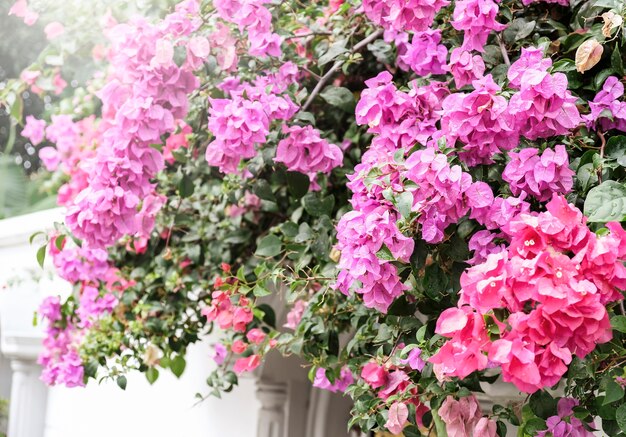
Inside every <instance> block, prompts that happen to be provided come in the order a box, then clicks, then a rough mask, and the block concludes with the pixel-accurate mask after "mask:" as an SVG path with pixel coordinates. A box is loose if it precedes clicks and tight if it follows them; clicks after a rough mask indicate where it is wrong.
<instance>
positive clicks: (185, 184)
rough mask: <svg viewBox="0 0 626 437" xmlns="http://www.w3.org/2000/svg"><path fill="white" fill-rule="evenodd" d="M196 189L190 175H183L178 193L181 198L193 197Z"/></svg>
mask: <svg viewBox="0 0 626 437" xmlns="http://www.w3.org/2000/svg"><path fill="white" fill-rule="evenodd" d="M194 188H195V187H194V184H193V180H192V179H191V178H190V177H189V175H183V178H182V179H181V181H180V184H179V185H178V193H179V194H180V197H182V198H183V199H184V198H186V197H189V196H191V195H192V194H193V192H194Z"/></svg>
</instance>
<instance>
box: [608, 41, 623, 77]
mask: <svg viewBox="0 0 626 437" xmlns="http://www.w3.org/2000/svg"><path fill="white" fill-rule="evenodd" d="M611 67H613V70H615V71H616V72H617V74H619V75H620V76H623V75H624V63H623V60H622V51H621V50H620V48H619V44H616V45H615V48H614V49H613V53H612V54H611Z"/></svg>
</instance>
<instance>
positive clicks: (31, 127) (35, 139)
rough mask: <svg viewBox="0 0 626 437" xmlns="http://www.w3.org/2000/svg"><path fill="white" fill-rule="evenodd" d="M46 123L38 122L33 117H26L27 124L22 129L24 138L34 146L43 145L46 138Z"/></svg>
mask: <svg viewBox="0 0 626 437" xmlns="http://www.w3.org/2000/svg"><path fill="white" fill-rule="evenodd" d="M45 129H46V121H45V120H38V119H36V118H35V117H33V116H32V115H28V116H26V124H25V125H24V129H22V136H23V137H25V138H28V139H29V140H30V142H31V143H33V146H36V145H38V144H39V143H41V142H42V141H43V139H44V136H45Z"/></svg>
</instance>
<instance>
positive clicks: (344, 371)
mask: <svg viewBox="0 0 626 437" xmlns="http://www.w3.org/2000/svg"><path fill="white" fill-rule="evenodd" d="M353 383H354V376H353V375H352V371H351V370H350V369H349V368H348V367H347V366H344V367H342V368H341V373H340V374H339V378H337V379H335V382H333V383H331V382H330V381H329V380H328V378H327V377H326V369H323V368H321V367H320V368H319V369H317V371H316V372H315V379H314V380H313V387H317V388H321V389H323V390H328V391H330V392H333V393H343V392H345V391H346V389H347V388H348V386H349V385H351V384H353Z"/></svg>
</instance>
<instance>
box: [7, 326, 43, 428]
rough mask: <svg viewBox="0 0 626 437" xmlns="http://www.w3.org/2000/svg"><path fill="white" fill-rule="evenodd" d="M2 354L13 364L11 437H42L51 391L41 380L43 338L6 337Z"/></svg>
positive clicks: (10, 417) (10, 411) (10, 408)
mask: <svg viewBox="0 0 626 437" xmlns="http://www.w3.org/2000/svg"><path fill="white" fill-rule="evenodd" d="M1 346H2V354H3V355H4V356H5V357H7V358H8V359H9V361H10V363H11V370H12V372H13V375H12V378H11V397H10V399H9V402H10V404H9V429H8V435H9V436H11V437H43V433H44V427H45V420H46V405H47V401H48V389H47V387H46V386H45V384H44V383H43V382H42V381H41V380H40V379H39V376H40V375H41V367H40V366H39V365H38V364H37V356H38V354H39V351H40V349H41V338H32V337H20V336H11V335H3V336H2V344H1Z"/></svg>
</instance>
